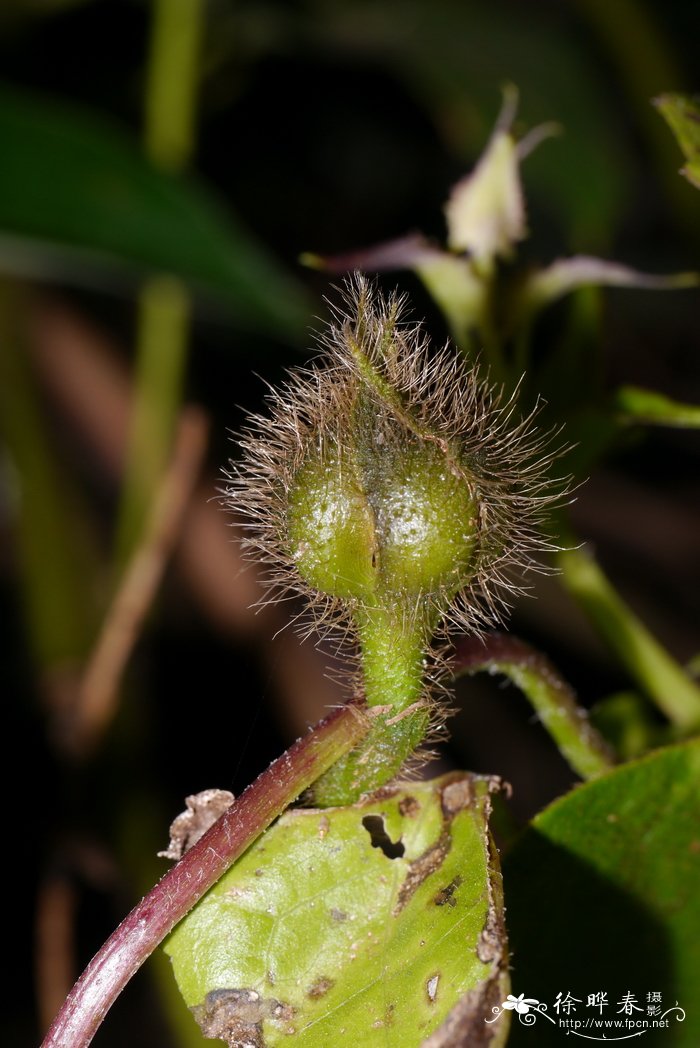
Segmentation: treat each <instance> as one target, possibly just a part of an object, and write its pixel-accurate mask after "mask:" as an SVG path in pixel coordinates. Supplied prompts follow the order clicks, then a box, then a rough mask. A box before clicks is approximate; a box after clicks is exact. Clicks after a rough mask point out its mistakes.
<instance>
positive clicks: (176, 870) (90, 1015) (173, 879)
mask: <svg viewBox="0 0 700 1048" xmlns="http://www.w3.org/2000/svg"><path fill="white" fill-rule="evenodd" d="M366 730H367V719H366V717H365V716H364V715H363V714H362V712H361V711H360V710H359V709H358V707H357V706H355V705H346V706H341V707H340V708H339V709H337V710H335V711H334V712H333V713H332V714H330V716H328V717H326V718H325V720H323V721H321V722H320V723H319V724H318V725H317V726H316V727H315V728H314V729H313V731H311V732H310V733H309V734H308V735H306V736H304V737H303V738H301V739H298V740H297V742H295V743H294V745H293V746H291V747H290V748H289V749H288V750H287V751H286V752H285V753H283V754H282V756H281V757H278V758H277V760H275V761H273V763H272V764H271V765H270V766H269V768H267V769H266V771H264V772H262V774H261V775H259V776H258V778H257V779H256V780H255V782H254V783H252V785H250V786H248V787H247V789H246V790H245V791H244V792H243V793H242V794H241V796H240V797H239V798H238V799H237V800H235V801H234V803H233V804H232V805H231V807H230V808H229V809H228V810H227V811H226V812H224V814H223V815H222V816H221V818H220V819H219V820H218V821H217V822H216V823H214V825H213V826H212V827H211V828H210V829H209V830H208V831H207V833H205V834H204V836H203V837H202V838H201V840H199V841H198V842H197V843H196V844H195V845H194V846H193V847H192V848H191V849H190V850H189V851H188V852H187V853H186V854H185V855H184V856H183V857H182V859H180V861H179V862H178V863H177V864H176V865H175V866H173V868H172V869H171V870H169V871H168V872H167V873H166V874H165V876H164V877H163V878H162V879H161V880H160V881H159V882H158V884H156V885H155V886H154V887H153V888H152V889H151V891H150V892H149V893H148V895H146V896H145V897H144V898H143V899H142V900H141V902H140V903H139V904H138V905H137V906H135V907H134V909H133V910H132V911H131V913H130V914H129V915H128V916H127V917H126V918H125V919H124V920H123V921H122V923H121V924H120V925H119V927H118V928H117V929H116V930H115V931H114V932H113V933H112V935H111V936H110V937H109V939H107V941H106V942H105V943H104V945H103V946H102V948H101V949H100V950H99V951H98V953H97V954H95V956H94V957H93V959H92V960H91V961H90V963H89V964H88V966H87V968H86V969H85V971H84V972H83V974H82V975H81V977H80V979H79V980H78V981H77V983H76V984H75V986H74V987H73V989H72V990H71V992H70V994H69V996H68V997H67V999H66V1001H65V1002H64V1005H63V1007H62V1009H61V1011H60V1012H59V1014H58V1015H57V1016H56V1018H55V1019H54V1021H53V1023H52V1025H51V1028H50V1029H49V1031H48V1033H47V1035H46V1037H45V1038H44V1041H43V1042H42V1048H85V1046H86V1045H89V1044H90V1042H91V1041H92V1039H93V1037H94V1036H95V1033H96V1032H97V1030H98V1029H99V1027H100V1024H101V1023H102V1020H103V1019H104V1017H105V1015H106V1013H107V1011H108V1010H109V1008H110V1007H111V1005H112V1004H113V1003H114V1001H115V1000H116V998H117V997H118V996H119V994H120V993H121V991H122V990H123V989H124V987H125V986H126V984H127V983H128V981H129V980H130V979H131V977H132V976H133V975H135V973H136V972H137V971H138V969H139V968H140V967H141V965H142V964H143V962H144V961H145V960H146V958H147V957H148V956H149V955H150V954H151V953H152V952H153V950H155V948H156V947H157V946H158V945H159V944H160V943H161V942H162V941H163V939H164V938H165V936H166V935H167V934H168V933H169V932H171V931H172V929H173V928H174V927H175V925H176V924H177V923H178V921H180V920H182V918H183V917H184V916H185V914H187V913H188V912H189V911H190V910H191V909H192V907H193V906H194V905H195V903H196V902H198V901H199V899H201V897H202V896H203V895H204V894H205V892H207V891H208V890H209V888H211V886H212V885H213V884H215V883H216V881H217V880H218V879H219V877H221V876H222V874H224V873H225V872H226V870H227V869H228V868H229V867H230V866H231V865H232V864H233V863H234V862H235V860H236V859H237V858H238V857H239V856H240V855H241V854H242V853H243V852H244V851H245V850H246V848H248V847H250V845H251V844H253V842H254V841H255V840H257V838H258V837H259V836H260V834H261V833H262V832H263V831H264V830H265V829H266V828H267V827H268V826H269V825H270V823H271V822H272V821H273V820H274V819H276V818H277V817H278V816H279V815H280V814H281V813H282V812H283V811H284V810H285V809H286V808H287V807H288V806H289V805H290V804H291V803H292V802H293V801H294V800H296V798H297V797H298V796H299V794H300V793H302V792H303V791H304V790H305V789H307V788H308V787H309V786H310V785H311V784H312V783H313V782H314V781H315V780H316V779H317V778H318V777H319V775H321V774H322V773H323V772H324V771H326V770H327V769H328V768H329V767H330V766H331V765H332V764H334V763H335V762H336V761H337V760H338V759H339V758H340V757H342V756H343V755H344V754H345V753H347V752H348V751H349V750H350V749H351V748H352V747H353V746H355V745H356V744H357V742H358V741H359V740H360V739H361V738H362V736H363V735H364V733H365V731H366Z"/></svg>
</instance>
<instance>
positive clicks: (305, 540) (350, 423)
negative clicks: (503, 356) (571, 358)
mask: <svg viewBox="0 0 700 1048" xmlns="http://www.w3.org/2000/svg"><path fill="white" fill-rule="evenodd" d="M402 308H403V303H402V301H401V300H400V299H398V298H396V297H391V298H390V299H388V300H384V299H383V298H382V297H381V296H379V295H378V294H376V293H375V292H374V291H373V289H372V288H371V286H370V285H369V284H368V283H367V282H366V281H365V280H364V279H363V278H361V277H357V278H355V280H354V281H353V282H352V283H350V284H349V285H348V288H347V291H346V299H345V304H344V309H343V310H339V311H338V312H337V313H336V315H335V317H334V321H333V323H332V324H331V326H330V328H329V330H328V332H327V333H326V334H325V335H324V336H323V339H322V346H323V350H324V353H323V356H322V357H321V359H320V360H319V361H318V362H316V363H314V364H313V365H312V366H311V367H310V368H309V369H307V370H297V371H294V372H292V373H291V375H290V379H289V381H288V383H287V385H286V386H285V387H284V388H283V389H282V390H280V391H276V390H273V391H272V392H271V394H270V401H271V411H270V414H269V415H268V416H265V417H263V416H257V417H254V418H253V419H251V421H250V424H249V428H248V430H247V432H246V433H245V434H244V436H243V437H242V438H241V440H240V445H241V448H242V450H243V458H242V461H241V462H240V463H237V464H235V465H234V466H233V469H232V473H231V475H230V483H229V485H228V487H227V489H226V501H227V503H228V505H229V506H230V507H231V508H232V509H233V510H234V511H235V512H236V513H237V514H238V515H239V516H241V517H242V518H243V521H244V527H245V529H246V538H245V539H244V542H245V546H246V548H247V552H248V555H249V556H251V557H253V558H254V559H256V560H258V561H264V562H266V563H267V565H268V577H267V581H268V585H269V587H270V599H275V598H276V597H280V596H283V595H284V594H285V593H288V592H289V591H290V590H296V591H300V592H302V593H303V594H304V595H305V597H306V598H307V600H308V604H309V607H310V608H311V610H312V611H313V612H314V614H315V623H316V625H317V626H323V625H324V624H326V623H337V624H340V625H342V627H343V628H344V629H345V630H346V631H348V630H349V631H350V634H351V636H352V637H353V639H354V640H355V641H356V642H357V644H358V647H359V655H360V666H361V673H360V676H359V678H358V688H359V690H360V692H361V695H362V697H364V699H365V701H366V702H367V704H368V705H369V706H371V707H375V711H374V712H375V713H376V720H375V727H374V728H373V730H372V731H371V732H370V736H369V739H368V740H367V741H366V742H365V743H363V747H362V750H361V752H360V751H358V752H357V753H354V754H351V755H350V757H349V758H346V760H345V761H344V762H341V765H342V767H340V766H336V768H334V769H331V771H330V772H329V773H327V776H326V777H324V778H325V783H324V780H320V781H319V784H317V787H316V790H315V795H316V799H317V802H319V803H324V804H329V803H348V802H349V801H350V800H353V799H355V797H357V796H358V795H360V794H361V793H363V792H366V791H367V790H369V789H373V788H376V787H377V786H379V785H381V784H382V782H384V781H386V779H387V778H390V777H391V776H393V775H394V774H395V773H396V772H397V771H398V770H399V768H400V767H401V765H402V764H403V763H404V761H405V760H406V758H407V757H409V756H410V754H411V753H412V752H413V750H415V748H416V746H418V745H419V744H420V743H421V741H422V740H423V738H424V737H425V735H426V733H427V732H428V731H429V729H430V727H431V724H434V722H435V717H436V713H435V709H434V703H433V702H432V701H431V699H430V696H429V688H427V685H426V679H425V678H426V664H427V659H428V655H429V652H430V650H431V644H432V639H433V637H434V635H435V634H436V632H438V631H443V632H444V631H445V630H449V629H450V628H458V629H461V630H467V631H472V632H473V631H474V630H478V629H480V628H483V626H485V625H491V624H494V623H496V622H498V621H499V620H500V619H501V616H502V614H503V612H504V610H505V608H506V607H507V604H508V601H509V599H510V598H511V596H512V595H513V594H514V593H516V592H517V591H518V590H519V589H520V587H521V582H520V580H521V578H522V575H523V573H524V572H527V571H528V570H529V569H531V568H533V567H536V566H537V560H536V558H537V556H538V555H539V554H540V553H541V552H543V551H545V550H547V549H549V548H551V546H550V544H549V543H548V542H547V541H546V540H544V539H543V538H542V537H541V535H540V533H539V526H540V525H541V523H542V519H543V516H544V514H545V513H546V510H547V508H548V507H549V505H550V504H551V503H552V501H553V500H556V499H557V498H558V497H559V495H558V494H557V490H556V489H553V488H552V482H551V481H550V479H549V469H550V465H551V462H552V457H553V456H552V454H551V453H550V452H548V451H546V450H543V443H542V439H541V436H540V435H539V434H538V433H537V431H536V430H535V429H534V427H533V425H532V420H531V419H529V418H528V419H525V420H520V421H518V420H516V419H515V415H516V406H515V403H514V401H513V400H512V399H510V400H508V401H507V402H505V403H502V402H501V400H500V399H499V395H498V393H497V392H495V391H494V390H493V389H490V388H489V387H488V386H487V385H485V384H484V383H483V381H481V380H480V379H479V378H478V377H477V375H476V373H475V371H474V370H472V369H470V368H469V367H468V366H467V365H466V363H465V362H464V359H463V358H462V357H461V356H459V355H457V354H456V353H455V352H453V351H452V350H451V349H450V348H446V349H444V350H441V351H439V352H437V353H432V352H431V350H430V347H429V345H428V343H427V341H426V339H425V338H424V336H423V334H422V332H421V329H420V327H418V326H412V325H409V324H406V323H405V322H404V321H403V320H402V315H401V314H402Z"/></svg>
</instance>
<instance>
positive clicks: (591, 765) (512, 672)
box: [454, 633, 614, 779]
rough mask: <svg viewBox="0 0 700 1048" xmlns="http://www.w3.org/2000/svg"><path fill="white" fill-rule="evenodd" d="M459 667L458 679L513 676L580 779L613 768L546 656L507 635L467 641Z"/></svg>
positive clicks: (456, 664) (604, 746)
mask: <svg viewBox="0 0 700 1048" xmlns="http://www.w3.org/2000/svg"><path fill="white" fill-rule="evenodd" d="M454 667H455V676H459V675H460V674H461V673H477V672H478V671H480V670H486V671H487V672H488V673H503V674H504V675H505V676H506V677H509V678H510V679H511V680H512V681H513V683H514V684H516V685H517V687H518V688H520V690H521V691H522V692H523V694H524V695H526V696H527V698H528V699H529V700H530V702H531V703H532V705H533V707H534V708H535V710H536V712H537V716H538V718H539V720H540V721H541V722H542V725H543V726H544V728H546V730H547V731H548V732H549V734H550V735H551V736H552V738H553V739H554V741H555V742H556V744H557V746H558V748H559V750H560V752H561V753H562V755H563V756H564V757H565V758H566V760H567V761H568V762H569V764H570V765H571V767H572V768H573V769H574V771H575V772H576V773H577V774H578V775H580V776H581V778H583V779H594V778H596V777H597V776H598V775H602V774H603V773H604V772H606V771H610V770H611V768H612V767H613V766H614V760H613V756H612V753H611V751H610V749H609V748H608V746H607V744H606V743H605V741H604V740H603V738H602V736H601V735H600V734H599V733H598V732H597V731H596V729H595V728H594V727H593V726H592V724H591V723H590V721H589V720H588V715H587V714H586V712H585V710H582V709H581V707H580V706H579V705H578V704H577V702H576V696H575V695H574V692H573V691H572V689H571V688H570V687H569V685H568V684H567V683H566V681H565V680H564V679H563V678H562V677H561V676H560V675H559V673H558V672H557V670H556V669H555V668H554V666H553V665H552V664H551V662H550V661H549V660H548V659H547V658H546V657H545V656H544V655H542V654H541V653H540V652H538V651H535V650H534V648H531V647H529V645H527V644H525V643H523V641H521V640H518V639H517V638H516V637H511V636H509V635H507V634H503V633H492V634H490V635H489V636H487V637H486V638H485V639H482V638H480V637H465V638H463V639H462V640H460V642H459V643H458V644H457V645H456V650H455V658H454Z"/></svg>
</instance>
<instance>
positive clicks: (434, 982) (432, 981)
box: [425, 972, 440, 1004]
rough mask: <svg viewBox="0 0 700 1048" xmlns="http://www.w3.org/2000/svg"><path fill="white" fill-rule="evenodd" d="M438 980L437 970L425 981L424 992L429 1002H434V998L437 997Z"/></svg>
mask: <svg viewBox="0 0 700 1048" xmlns="http://www.w3.org/2000/svg"><path fill="white" fill-rule="evenodd" d="M439 982H440V973H439V972H438V973H437V974H436V975H431V977H430V978H429V979H428V981H427V983H426V984H425V992H426V993H427V995H428V1000H429V1002H430V1003H431V1004H434V1003H435V998H436V997H437V991H438V983H439Z"/></svg>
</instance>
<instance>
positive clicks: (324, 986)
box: [307, 975, 335, 1000]
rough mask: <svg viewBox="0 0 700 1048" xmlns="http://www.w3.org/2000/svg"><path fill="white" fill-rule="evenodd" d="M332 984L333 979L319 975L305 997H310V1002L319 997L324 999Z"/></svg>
mask: <svg viewBox="0 0 700 1048" xmlns="http://www.w3.org/2000/svg"><path fill="white" fill-rule="evenodd" d="M334 982H335V979H329V977H328V976H327V975H321V976H320V977H319V978H318V979H317V980H316V982H315V983H314V984H313V986H311V987H310V988H309V990H308V993H307V997H311V999H312V1000H317V999H318V998H319V997H325V995H326V994H327V993H328V991H329V990H330V988H331V986H333V984H334Z"/></svg>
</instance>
